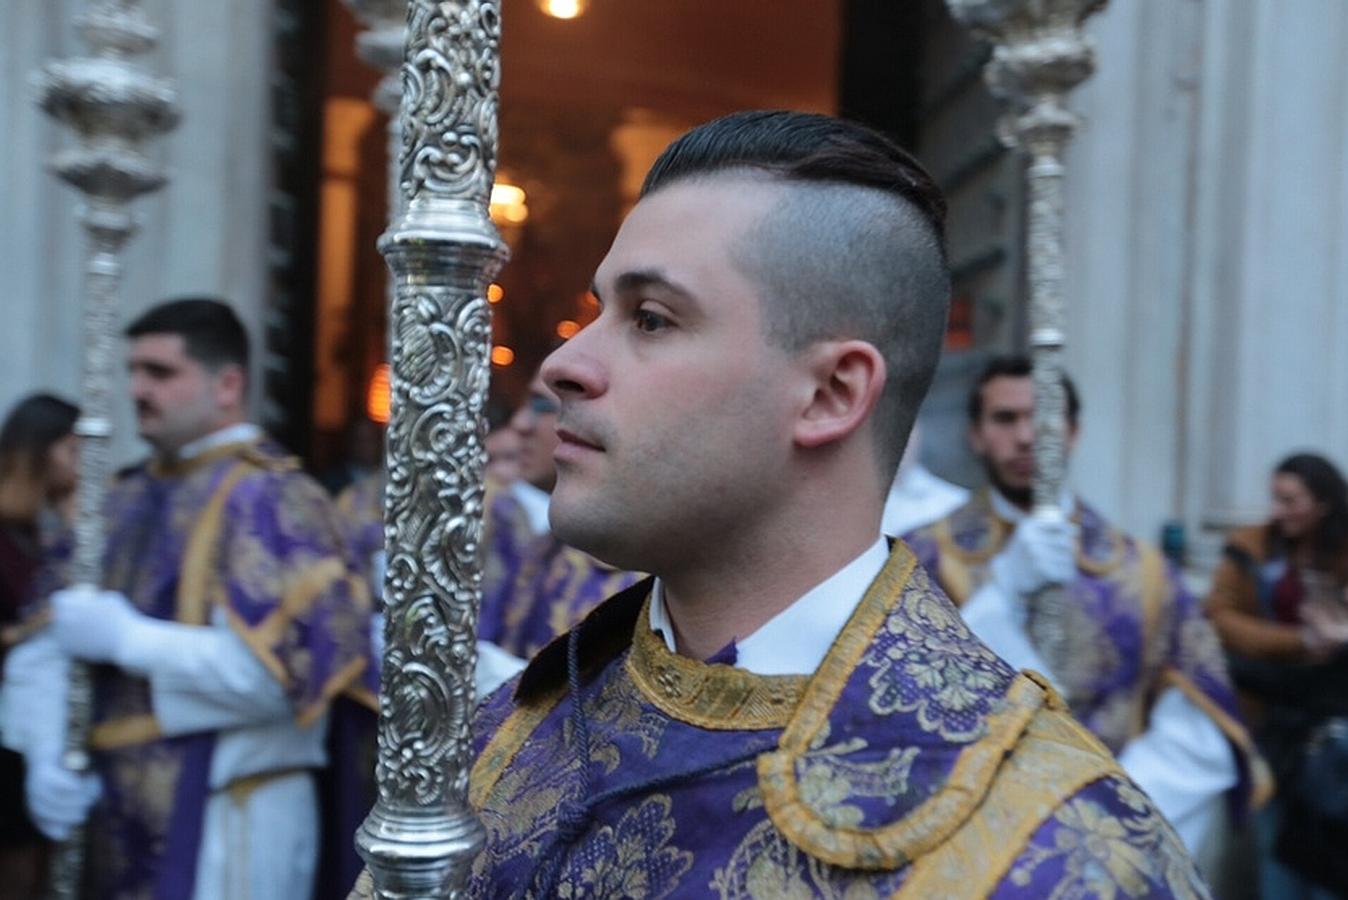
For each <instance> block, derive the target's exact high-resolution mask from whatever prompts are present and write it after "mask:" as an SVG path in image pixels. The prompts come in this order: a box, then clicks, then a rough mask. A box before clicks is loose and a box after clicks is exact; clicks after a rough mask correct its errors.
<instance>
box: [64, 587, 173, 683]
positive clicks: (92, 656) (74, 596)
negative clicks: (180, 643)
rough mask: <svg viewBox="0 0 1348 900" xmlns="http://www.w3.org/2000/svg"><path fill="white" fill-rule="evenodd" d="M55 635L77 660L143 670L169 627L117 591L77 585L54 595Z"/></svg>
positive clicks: (150, 660) (68, 652)
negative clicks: (161, 635) (134, 605)
mask: <svg viewBox="0 0 1348 900" xmlns="http://www.w3.org/2000/svg"><path fill="white" fill-rule="evenodd" d="M51 610H52V636H53V637H55V639H56V642H57V643H58V644H60V646H61V649H62V650H64V651H65V652H66V653H67V654H68V655H69V656H72V657H74V658H75V659H83V660H87V661H89V662H101V663H112V664H113V665H116V666H120V667H121V668H124V669H133V670H137V671H142V673H143V670H145V669H146V668H148V666H149V665H150V663H151V662H152V661H153V658H154V655H155V654H154V649H153V648H154V645H155V644H156V643H157V641H158V638H159V637H160V634H161V632H164V633H165V634H167V632H166V631H165V626H170V625H171V623H167V622H161V621H160V620H158V619H155V618H153V617H151V616H147V615H145V614H144V613H141V612H139V611H138V610H137V609H136V608H135V607H133V606H132V605H131V601H129V600H127V599H126V597H125V596H123V595H122V594H120V593H118V592H117V591H100V590H94V589H91V588H89V587H74V588H68V589H66V590H62V591H57V592H56V593H54V594H52V596H51Z"/></svg>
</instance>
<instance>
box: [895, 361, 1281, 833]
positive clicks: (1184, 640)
mask: <svg viewBox="0 0 1348 900" xmlns="http://www.w3.org/2000/svg"><path fill="white" fill-rule="evenodd" d="M1064 387H1065V390H1066V393H1067V417H1068V448H1069V451H1070V448H1071V447H1072V446H1073V445H1074V444H1075V443H1076V437H1077V419H1078V416H1079V415H1080V399H1079V398H1078V396H1077V392H1076V388H1075V386H1074V385H1073V384H1072V382H1071V380H1070V379H1064ZM969 443H970V445H971V447H972V448H973V451H974V453H975V454H977V455H978V457H979V458H980V459H981V460H982V461H983V465H984V468H985V469H986V471H987V475H988V481H989V483H990V486H989V487H988V489H987V490H985V491H982V492H980V493H978V494H977V495H975V496H974V497H973V498H972V499H971V500H970V501H969V502H968V503H966V504H965V505H963V506H962V507H960V508H959V509H957V510H955V511H954V512H952V513H950V514H949V515H948V516H946V517H945V518H943V519H941V520H940V521H939V522H937V523H935V524H934V525H931V526H928V527H926V528H923V529H920V530H919V531H917V532H916V533H914V534H912V535H909V536H908V538H907V540H908V542H909V544H911V545H912V547H913V549H914V551H915V552H916V553H917V555H918V558H919V559H921V560H922V561H923V563H924V565H926V567H927V570H928V571H929V572H931V573H932V575H933V576H935V578H936V579H937V581H938V582H939V583H940V585H941V587H942V588H943V589H944V590H945V591H946V593H947V594H949V595H950V597H951V599H953V600H954V601H955V602H956V603H957V604H961V609H960V611H961V612H962V613H963V615H964V618H965V621H966V622H968V624H969V627H970V628H972V629H973V631H974V633H975V634H977V635H978V636H979V637H980V638H982V639H983V640H984V641H986V642H987V644H988V645H989V646H990V647H992V648H993V649H994V650H996V651H997V652H998V654H1000V655H1001V656H1002V657H1003V658H1005V659H1006V660H1007V661H1009V662H1011V663H1012V664H1013V665H1016V666H1019V667H1023V668H1031V669H1034V670H1036V671H1039V672H1042V673H1045V674H1046V675H1047V676H1048V677H1049V678H1050V679H1051V680H1052V681H1053V682H1054V684H1055V685H1057V686H1059V687H1060V689H1062V691H1063V693H1064V694H1065V696H1066V697H1067V698H1068V700H1069V702H1070V703H1071V706H1072V712H1073V714H1075V715H1076V716H1077V717H1078V718H1080V719H1081V721H1082V722H1083V723H1084V724H1085V725H1086V726H1087V727H1088V728H1090V729H1091V731H1093V732H1094V733H1095V735H1096V736H1097V737H1099V738H1100V740H1102V741H1103V742H1104V743H1105V744H1106V745H1107V746H1108V747H1109V748H1110V750H1112V751H1113V752H1114V753H1116V754H1118V756H1119V761H1120V762H1121V763H1122V765H1123V767H1124V770H1125V771H1127V772H1128V774H1129V775H1131V776H1132V777H1133V778H1134V779H1135V780H1136V781H1137V782H1138V784H1139V785H1141V786H1142V787H1143V788H1144V789H1145V790H1146V791H1147V794H1148V795H1149V796H1150V797H1151V798H1152V799H1153V800H1154V801H1155V802H1156V804H1157V806H1158V807H1159V808H1160V810H1161V812H1162V813H1164V814H1165V816H1166V818H1168V819H1169V820H1170V822H1171V823H1172V824H1173V825H1174V826H1175V827H1176V829H1177V830H1178V831H1179V834H1180V836H1181V837H1182V838H1183V839H1184V841H1185V843H1186V845H1187V846H1188V847H1189V849H1190V850H1191V851H1193V852H1195V853H1196V852H1198V850H1199V848H1200V847H1202V846H1203V842H1204V839H1205V837H1206V836H1207V834H1208V833H1209V831H1210V830H1211V828H1212V826H1213V825H1214V824H1215V823H1216V821H1217V819H1218V817H1219V816H1220V815H1221V813H1222V805H1223V800H1224V799H1225V797H1224V795H1225V794H1226V793H1228V792H1234V793H1235V798H1236V800H1237V801H1238V804H1237V805H1239V804H1240V803H1243V802H1244V801H1245V800H1247V799H1248V797H1249V790H1250V788H1251V787H1252V785H1251V780H1250V776H1251V774H1252V771H1251V768H1250V764H1251V762H1253V761H1254V754H1253V750H1252V748H1253V745H1252V744H1251V741H1250V738H1249V736H1248V734H1247V733H1246V731H1245V729H1244V727H1243V726H1242V725H1241V724H1240V720H1239V714H1238V713H1237V710H1236V703H1235V695H1234V693H1233V691H1232V689H1231V685H1230V682H1229V680H1228V678H1227V673H1226V662H1225V659H1224V657H1223V656H1222V652H1221V647H1220V646H1219V644H1218V642H1217V639H1216V635H1215V633H1214V632H1213V630H1212V628H1211V626H1210V625H1209V624H1208V621H1207V619H1206V618H1204V616H1203V612H1202V607H1201V605H1200V604H1199V602H1198V601H1197V600H1196V599H1195V598H1194V597H1193V596H1191V595H1190V594H1189V593H1188V592H1187V591H1185V590H1184V587H1183V585H1182V584H1181V583H1180V580H1179V576H1178V573H1177V572H1175V571H1173V570H1170V569H1168V568H1167V565H1166V563H1165V561H1164V560H1163V558H1162V557H1161V554H1160V553H1159V551H1157V550H1156V549H1155V548H1154V547H1150V546H1147V545H1145V544H1143V543H1142V542H1140V541H1137V540H1135V539H1134V538H1132V537H1130V536H1128V535H1126V534H1124V533H1122V532H1120V531H1119V530H1117V529H1116V528H1114V527H1113V526H1111V525H1110V524H1109V523H1108V522H1106V521H1105V519H1104V518H1103V517H1102V516H1101V515H1100V514H1099V513H1098V512H1097V511H1096V510H1095V509H1093V508H1092V507H1090V506H1089V505H1087V504H1086V503H1085V502H1084V501H1082V500H1080V499H1079V498H1077V497H1075V496H1073V495H1072V494H1071V493H1070V492H1065V493H1064V496H1063V497H1062V503H1061V505H1062V508H1063V511H1064V516H1063V518H1062V519H1061V520H1059V521H1044V520H1041V519H1039V518H1036V517H1033V516H1030V515H1029V510H1030V508H1031V506H1032V503H1033V496H1032V485H1033V481H1034V471H1035V467H1034V384H1033V381H1032V380H1031V364H1030V360H1029V359H1028V358H1026V357H1023V356H1008V357H999V358H995V359H993V360H991V361H990V362H989V363H988V365H987V367H986V368H985V369H984V370H983V372H982V374H981V375H980V376H979V378H978V380H977V382H976V383H975V385H974V387H973V390H972V392H971V393H970V397H969ZM1049 585H1064V586H1065V589H1066V591H1067V595H1068V600H1067V603H1066V609H1065V613H1064V615H1063V621H1060V622H1057V623H1055V624H1054V625H1053V626H1051V627H1053V628H1055V629H1059V630H1060V631H1061V634H1063V635H1064V636H1065V637H1064V642H1065V650H1066V654H1065V657H1064V658H1056V657H1053V656H1052V655H1050V653H1049V650H1048V649H1047V648H1046V647H1043V646H1040V644H1041V643H1043V641H1042V640H1040V639H1038V636H1037V635H1038V634H1039V632H1035V630H1034V627H1033V626H1032V624H1031V610H1032V609H1034V608H1035V607H1034V605H1033V601H1032V599H1031V598H1033V597H1034V596H1035V595H1036V594H1037V593H1038V592H1039V591H1041V590H1043V589H1044V588H1046V587H1048V586H1049ZM1255 765H1256V768H1258V767H1259V766H1260V764H1258V763H1256V764H1255ZM1254 774H1259V773H1254ZM1259 777H1260V785H1259V787H1260V790H1261V791H1262V789H1263V787H1264V786H1266V783H1265V782H1264V781H1263V776H1262V774H1260V775H1259Z"/></svg>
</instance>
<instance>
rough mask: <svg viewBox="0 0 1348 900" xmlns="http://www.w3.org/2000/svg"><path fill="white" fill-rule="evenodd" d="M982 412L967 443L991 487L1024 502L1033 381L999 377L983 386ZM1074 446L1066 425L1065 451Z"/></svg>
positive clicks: (1029, 479) (1030, 483) (1030, 477)
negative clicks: (981, 463)
mask: <svg viewBox="0 0 1348 900" xmlns="http://www.w3.org/2000/svg"><path fill="white" fill-rule="evenodd" d="M982 393H983V409H982V412H981V413H980V414H979V417H978V421H976V422H974V423H973V424H971V425H970V426H969V444H970V446H971V447H972V448H973V451H974V453H975V455H977V456H978V457H979V459H981V460H982V461H983V465H984V468H986V469H987V473H988V477H989V478H990V479H991V480H992V483H993V485H994V486H996V487H997V488H998V490H1000V491H1001V492H1002V493H1004V494H1005V495H1006V496H1007V497H1009V498H1011V499H1013V500H1017V501H1021V500H1023V501H1024V502H1026V503H1028V502H1029V500H1028V497H1029V493H1030V491H1031V490H1032V489H1033V487H1034V381H1033V380H1032V379H1031V378H1030V377H1029V376H1028V375H1026V376H1014V375H1002V376H998V377H996V378H993V379H992V380H990V381H989V382H988V383H987V384H985V385H983V388H982ZM1075 443H1076V427H1075V426H1068V439H1067V448H1068V450H1069V451H1070V450H1071V448H1072V447H1073V445H1074V444H1075Z"/></svg>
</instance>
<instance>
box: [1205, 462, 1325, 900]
mask: <svg viewBox="0 0 1348 900" xmlns="http://www.w3.org/2000/svg"><path fill="white" fill-rule="evenodd" d="M1270 490H1271V495H1272V507H1273V509H1272V515H1271V516H1270V518H1269V521H1268V522H1267V523H1265V524H1263V525H1258V526H1253V527H1249V528H1241V529H1237V530H1235V531H1233V532H1231V534H1230V535H1229V536H1228V537H1227V542H1226V547H1225V549H1224V551H1223V556H1222V560H1221V562H1220V563H1219V565H1218V567H1217V570H1216V572H1215V573H1214V577H1213V584H1212V590H1211V593H1210V594H1209V596H1208V599H1207V611H1208V615H1209V617H1210V618H1211V619H1212V622H1213V625H1214V626H1215V627H1216V629H1217V633H1218V634H1219V635H1220V636H1221V639H1222V643H1223V644H1224V645H1225V647H1226V650H1227V652H1228V654H1229V655H1230V662H1231V672H1232V676H1233V678H1234V680H1235V682H1236V686H1237V687H1238V688H1239V689H1240V690H1241V695H1242V697H1241V699H1242V701H1243V702H1244V706H1245V708H1246V710H1247V715H1248V716H1249V718H1250V720H1251V722H1252V723H1254V733H1255V739H1256V741H1257V742H1258V744H1259V747H1260V749H1261V750H1262V751H1263V753H1264V755H1265V756H1266V757H1267V758H1268V760H1269V762H1270V763H1271V764H1272V766H1273V771H1274V775H1275V777H1276V779H1277V783H1278V791H1277V794H1276V796H1275V797H1274V800H1273V802H1272V803H1271V804H1269V806H1268V807H1267V808H1266V809H1265V810H1264V811H1263V812H1262V813H1261V814H1260V816H1259V818H1258V820H1257V823H1256V824H1257V827H1256V834H1257V839H1258V843H1259V851H1260V854H1259V855H1260V859H1259V865H1260V882H1261V890H1262V894H1263V896H1264V897H1266V898H1277V900H1297V898H1321V897H1326V898H1327V897H1336V896H1344V895H1345V894H1348V863H1346V862H1345V860H1344V854H1343V848H1344V847H1345V846H1348V652H1345V646H1348V595H1346V594H1345V589H1346V586H1348V488H1346V487H1345V484H1344V479H1343V476H1342V474H1340V472H1339V470H1338V469H1336V468H1335V467H1334V465H1333V463H1331V462H1329V460H1327V459H1325V458H1324V457H1322V456H1317V455H1315V454H1311V453H1300V454H1297V455H1295V456H1289V457H1288V458H1287V459H1285V460H1283V461H1282V462H1281V463H1279V464H1278V466H1277V468H1275V469H1274V471H1273V475H1272V481H1271V484H1270Z"/></svg>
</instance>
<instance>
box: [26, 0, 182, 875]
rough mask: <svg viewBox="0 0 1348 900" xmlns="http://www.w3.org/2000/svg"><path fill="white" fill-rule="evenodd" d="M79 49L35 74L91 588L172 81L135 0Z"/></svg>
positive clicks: (77, 734)
mask: <svg viewBox="0 0 1348 900" xmlns="http://www.w3.org/2000/svg"><path fill="white" fill-rule="evenodd" d="M76 27H77V29H78V30H79V32H80V34H81V35H82V36H83V38H84V40H85V42H86V43H87V44H88V46H89V50H90V55H89V56H86V57H82V58H79V59H74V60H70V61H66V62H55V63H52V64H50V65H48V66H47V67H46V68H45V69H44V70H43V71H42V72H41V73H39V74H38V76H37V78H36V86H37V88H38V91H39V98H40V99H39V102H40V104H41V106H42V108H43V110H45V111H46V112H47V113H48V114H49V115H51V116H53V117H54V118H56V119H58V120H60V121H61V122H64V123H65V124H66V125H68V126H70V127H71V128H72V129H74V131H75V133H76V135H77V136H78V138H79V143H78V144H77V145H76V146H75V147H72V148H69V149H66V150H62V151H60V152H58V153H57V154H56V156H55V159H54V160H53V164H52V168H53V169H54V170H55V172H56V173H57V174H58V175H60V177H61V178H63V179H64V180H65V181H67V182H69V183H70V184H72V185H74V186H75V187H76V188H77V189H79V191H80V192H81V193H82V194H83V195H84V201H85V202H84V204H83V207H82V209H81V211H80V223H81V224H82V225H83V226H84V231H85V234H86V236H87V238H88V255H87V260H86V263H85V291H86V294H85V304H84V368H83V376H82V380H81V397H80V403H81V407H82V414H81V416H80V419H79V422H78V423H77V424H76V426H75V430H76V433H77V434H79V435H80V437H81V438H82V441H81V444H80V483H79V488H78V490H77V491H76V496H75V509H76V512H75V553H74V561H73V571H72V573H71V576H72V581H73V582H74V583H75V584H79V585H93V586H97V585H98V584H100V582H101V581H102V571H103V547H104V534H103V502H104V497H105V495H106V488H107V483H108V477H109V475H110V469H111V462H110V459H109V450H110V447H109V439H110V437H111V435H112V425H111V411H112V401H111V392H112V385H113V380H114V377H115V372H116V369H117V361H118V357H119V354H118V352H117V339H116V335H117V297H118V294H119V293H120V290H121V279H122V259H121V253H122V250H123V248H124V247H125V246H126V242H127V241H128V240H129V239H130V238H131V235H132V234H133V233H134V232H135V230H136V225H135V220H134V219H133V217H132V215H131V213H130V211H129V208H128V207H129V206H130V203H131V201H133V200H134V199H135V198H137V197H138V196H140V195H141V194H145V193H148V192H150V191H154V190H156V189H158V188H159V187H160V186H162V185H163V184H164V181H165V177H164V175H163V174H162V172H161V171H160V169H159V167H158V166H157V165H156V164H155V163H154V162H153V161H151V160H150V159H149V158H148V157H147V156H146V155H145V153H144V150H143V145H144V143H145V141H147V140H148V139H150V138H153V137H156V136H157V135H160V134H163V133H165V132H167V131H169V130H171V129H172V128H173V126H174V125H176V124H177V122H178V110H177V106H176V103H175V96H174V92H173V89H172V87H171V86H170V84H169V82H168V81H167V80H166V79H162V78H156V77H154V76H153V75H151V74H150V73H149V72H147V71H146V70H145V69H144V68H143V67H142V66H141V65H139V64H138V63H136V62H135V61H134V60H135V58H136V57H138V56H143V55H144V54H146V53H148V52H149V51H150V50H152V49H153V48H154V46H155V44H156V43H157V42H158V36H159V32H158V30H157V29H155V28H154V27H153V26H151V25H150V23H149V22H148V21H147V20H146V18H145V14H144V12H143V11H142V10H141V9H140V7H139V5H138V0H94V2H92V3H90V5H89V8H88V10H87V11H86V12H85V13H83V14H82V15H81V16H80V17H79V18H78V19H77V20H76ZM92 699H93V698H92V685H91V683H90V677H89V671H88V668H87V667H86V666H84V665H82V664H76V665H73V666H72V667H71V673H70V694H69V699H68V711H67V731H66V747H67V752H66V758H65V763H66V765H67V766H69V767H70V768H71V769H74V770H76V771H83V770H85V769H87V768H88V767H89V755H88V751H87V744H88V737H89V727H90V719H91V716H92ZM83 844H84V842H83V833H82V830H77V831H76V832H75V833H74V834H72V835H71V837H70V839H69V840H67V841H66V842H65V843H64V844H63V845H62V846H61V847H60V849H59V851H58V852H57V854H56V856H55V858H54V861H53V866H52V892H53V894H54V895H55V896H56V897H59V898H72V900H73V898H74V897H75V896H76V895H77V893H78V889H79V880H80V873H81V871H82V869H83V863H84V847H83Z"/></svg>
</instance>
